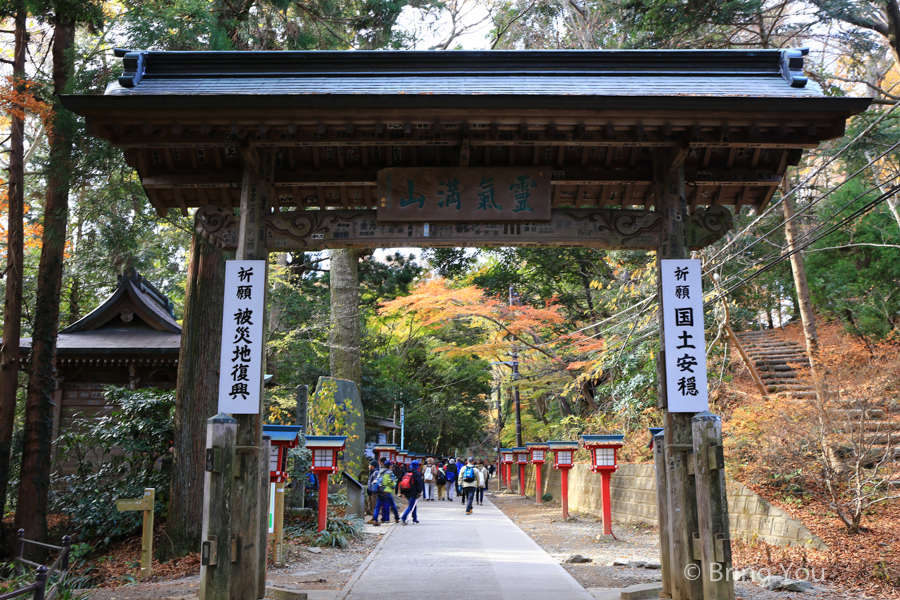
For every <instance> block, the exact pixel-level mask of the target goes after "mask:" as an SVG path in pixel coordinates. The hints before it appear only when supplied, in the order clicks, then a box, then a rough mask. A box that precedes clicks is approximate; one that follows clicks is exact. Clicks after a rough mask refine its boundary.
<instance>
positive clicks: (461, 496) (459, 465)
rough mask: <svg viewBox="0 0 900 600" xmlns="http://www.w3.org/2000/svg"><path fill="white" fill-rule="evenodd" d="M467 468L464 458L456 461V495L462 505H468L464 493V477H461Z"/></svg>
mask: <svg viewBox="0 0 900 600" xmlns="http://www.w3.org/2000/svg"><path fill="white" fill-rule="evenodd" d="M465 466H466V463H464V462H463V459H462V458H457V459H456V495H457V496H459V502H460V504H465V503H466V495H465V494H464V493H463V489H462V477H460V474H462V471H463V468H465Z"/></svg>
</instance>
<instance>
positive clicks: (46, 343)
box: [15, 13, 75, 561]
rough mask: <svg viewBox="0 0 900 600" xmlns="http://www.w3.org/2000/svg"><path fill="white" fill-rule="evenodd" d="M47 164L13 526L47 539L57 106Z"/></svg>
mask: <svg viewBox="0 0 900 600" xmlns="http://www.w3.org/2000/svg"><path fill="white" fill-rule="evenodd" d="M74 45H75V22H74V21H73V20H69V19H67V18H66V15H65V13H63V14H57V15H56V17H55V19H54V24H53V47H52V50H51V52H52V56H53V93H54V95H55V96H57V97H58V96H59V95H60V94H63V93H65V92H66V88H67V87H68V85H69V78H70V76H71V73H72V49H73V47H74ZM53 120H54V127H53V138H52V142H51V145H50V168H49V174H48V177H47V196H46V201H45V203H44V231H43V235H42V237H41V260H40V263H39V266H38V281H37V297H36V299H35V303H34V333H33V334H32V338H31V339H32V344H31V365H30V373H29V379H28V395H27V399H26V402H25V443H24V446H23V448H22V468H21V476H20V478H19V499H18V504H17V506H16V520H15V528H16V529H24V530H25V535H26V537H28V539H31V540H36V541H38V542H46V540H47V495H48V491H49V489H50V449H51V444H52V442H53V439H52V437H53V412H54V402H53V395H54V392H55V390H56V337H57V333H58V330H59V301H60V288H61V287H62V276H63V252H64V250H65V246H66V225H67V222H68V216H69V185H70V178H71V169H72V165H71V161H72V137H73V129H74V125H75V121H74V119H73V116H72V114H71V113H70V112H69V111H67V110H65V109H64V108H63V107H62V106H59V105H57V106H56V107H55V110H54V117H53ZM31 548H33V549H34V556H36V557H37V558H38V561H40V560H43V557H44V556H46V551H41V549H40V547H37V546H32V547H31Z"/></svg>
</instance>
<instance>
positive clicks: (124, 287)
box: [60, 270, 181, 334]
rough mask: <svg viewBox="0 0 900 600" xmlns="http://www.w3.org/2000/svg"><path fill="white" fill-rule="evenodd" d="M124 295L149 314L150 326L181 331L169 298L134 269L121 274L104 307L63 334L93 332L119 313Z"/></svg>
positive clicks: (92, 312) (73, 324) (68, 328)
mask: <svg viewBox="0 0 900 600" xmlns="http://www.w3.org/2000/svg"><path fill="white" fill-rule="evenodd" d="M123 296H128V299H129V300H130V301H131V302H133V303H134V304H135V305H136V306H137V308H139V309H143V311H142V312H143V313H144V314H145V315H147V317H149V322H148V323H147V325H149V326H150V327H152V328H154V329H157V330H168V331H171V332H175V333H178V334H180V333H181V325H179V324H178V321H176V320H175V316H174V315H173V314H172V308H171V305H170V303H169V299H168V298H167V297H166V296H164V295H163V294H162V293H161V292H160V291H159V290H157V289H156V288H155V287H154V286H153V284H151V283H150V282H149V281H147V280H146V279H144V277H143V276H142V275H141V274H140V273H138V272H136V271H133V270H132V271H131V272H130V273H129V274H127V275H119V285H118V286H117V287H116V290H115V291H114V292H113V293H112V295H111V296H110V297H109V298H107V299H106V300H104V301H103V302H102V303H101V304H100V306H98V307H97V308H95V309H94V310H92V311H91V312H89V313H88V314H86V315H85V316H84V317H82V318H81V319H79V320H78V321H76V322H75V323H72V324H71V325H69V326H68V327H66V328H65V329H63V330H62V331H61V332H60V333H76V332H82V331H89V330H94V329H97V328H98V327H102V326H103V325H105V324H106V323H109V322H110V321H111V320H112V319H114V318H115V317H117V316H118V313H117V312H116V311H113V312H111V311H112V309H113V308H114V307H116V306H117V305H118V304H119V302H120V300H121V299H122V298H123Z"/></svg>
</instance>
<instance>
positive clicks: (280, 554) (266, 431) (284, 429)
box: [263, 425, 303, 566]
mask: <svg viewBox="0 0 900 600" xmlns="http://www.w3.org/2000/svg"><path fill="white" fill-rule="evenodd" d="M302 429H303V428H302V427H300V426H299V425H263V435H267V436H269V438H271V440H272V443H271V450H270V454H269V483H270V484H272V491H273V494H274V496H273V497H274V509H275V510H274V511H273V512H272V513H271V514H270V520H269V539H270V540H271V541H273V542H274V548H273V552H272V555H273V562H274V563H275V564H276V565H278V566H281V565H283V564H284V483H285V482H286V481H287V478H288V472H287V458H288V451H290V449H291V448H296V447H297V446H299V445H300V438H299V434H300V431H301V430H302ZM279 484H281V485H279Z"/></svg>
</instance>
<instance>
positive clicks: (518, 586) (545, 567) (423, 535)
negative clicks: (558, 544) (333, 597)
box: [337, 498, 593, 600]
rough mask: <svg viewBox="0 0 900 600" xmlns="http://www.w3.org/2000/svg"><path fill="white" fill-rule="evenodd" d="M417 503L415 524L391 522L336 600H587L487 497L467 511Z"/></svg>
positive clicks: (588, 596)
mask: <svg viewBox="0 0 900 600" xmlns="http://www.w3.org/2000/svg"><path fill="white" fill-rule="evenodd" d="M419 503H420V504H419V507H420V508H419V521H420V524H418V525H416V524H412V523H410V524H409V525H408V526H403V525H392V526H391V528H392V530H391V531H390V532H389V533H387V534H385V539H384V540H383V543H382V544H380V546H379V547H378V548H377V549H376V550H375V552H374V553H373V554H372V555H371V556H370V557H369V559H368V561H367V562H368V564H365V565H364V567H363V568H364V570H362V572H361V573H359V572H358V573H357V575H358V578H357V579H356V580H355V581H352V580H351V581H350V582H348V584H347V586H345V587H344V589H343V590H342V591H341V593H340V594H338V596H337V598H338V599H339V600H344V599H346V600H421V599H422V598H428V600H444V599H447V600H459V599H460V598H464V599H465V600H593V597H592V596H591V594H590V593H589V592H588V591H587V590H585V589H584V588H583V587H581V586H580V585H579V584H578V582H577V581H575V580H574V579H573V578H572V576H571V575H569V574H568V573H567V572H566V571H565V569H563V568H562V566H560V565H559V563H557V562H556V560H554V559H553V558H551V557H550V555H549V554H547V553H546V552H544V550H542V549H541V548H540V547H539V546H538V545H537V544H536V543H534V541H533V540H532V539H531V538H529V537H528V535H526V534H525V533H524V532H523V531H522V530H521V529H519V528H518V526H516V525H515V524H514V523H513V522H512V521H510V520H509V518H508V517H507V516H506V515H504V514H503V513H502V512H500V510H499V509H498V508H496V507H494V506H493V505H492V504H491V503H490V502H489V500H488V499H487V498H485V503H484V506H476V507H475V510H474V514H472V515H470V516H466V514H465V508H464V507H463V505H462V504H460V503H459V502H458V501H454V502H441V501H437V502H423V501H422V500H419ZM382 527H383V525H382Z"/></svg>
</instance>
